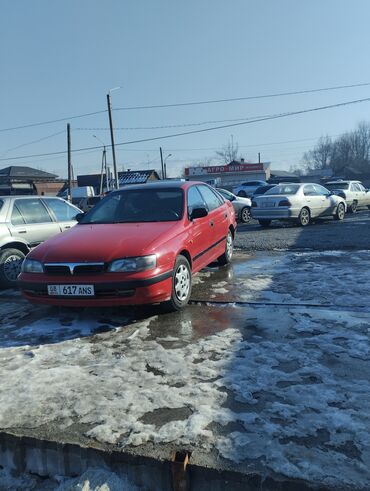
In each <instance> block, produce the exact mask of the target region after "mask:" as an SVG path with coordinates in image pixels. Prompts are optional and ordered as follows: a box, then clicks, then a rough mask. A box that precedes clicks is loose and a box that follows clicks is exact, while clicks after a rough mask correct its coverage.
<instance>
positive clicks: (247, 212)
mask: <svg viewBox="0 0 370 491" xmlns="http://www.w3.org/2000/svg"><path fill="white" fill-rule="evenodd" d="M240 221H241V222H242V223H249V222H250V221H251V209H250V208H249V206H245V207H244V208H242V211H241V212H240Z"/></svg>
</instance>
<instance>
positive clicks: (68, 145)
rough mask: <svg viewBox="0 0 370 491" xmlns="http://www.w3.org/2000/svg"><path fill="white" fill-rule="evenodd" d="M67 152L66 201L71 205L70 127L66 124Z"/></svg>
mask: <svg viewBox="0 0 370 491" xmlns="http://www.w3.org/2000/svg"><path fill="white" fill-rule="evenodd" d="M67 150H68V152H67V153H68V194H67V200H68V201H69V202H70V203H72V161H71V125H70V124H69V123H68V124H67Z"/></svg>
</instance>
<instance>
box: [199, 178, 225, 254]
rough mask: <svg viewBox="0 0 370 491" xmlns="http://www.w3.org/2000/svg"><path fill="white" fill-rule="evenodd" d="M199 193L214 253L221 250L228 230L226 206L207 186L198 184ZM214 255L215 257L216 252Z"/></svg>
mask: <svg viewBox="0 0 370 491" xmlns="http://www.w3.org/2000/svg"><path fill="white" fill-rule="evenodd" d="M199 191H200V193H201V194H202V196H203V199H204V201H205V203H206V205H207V208H208V214H209V215H208V217H209V225H210V228H211V231H210V233H211V234H212V237H213V242H212V248H213V249H215V251H219V250H220V249H221V250H222V249H223V247H224V240H225V238H226V236H227V232H228V228H229V222H228V212H227V208H226V206H227V205H226V204H225V202H224V200H223V199H222V198H221V197H219V196H218V194H217V193H216V192H215V191H213V189H211V188H210V187H209V186H206V185H202V184H200V185H199ZM214 255H217V254H216V252H214ZM217 257H218V256H217Z"/></svg>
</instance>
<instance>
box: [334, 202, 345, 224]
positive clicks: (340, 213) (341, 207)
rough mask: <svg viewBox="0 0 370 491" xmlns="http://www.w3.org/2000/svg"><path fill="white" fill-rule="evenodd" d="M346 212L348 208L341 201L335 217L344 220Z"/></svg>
mask: <svg viewBox="0 0 370 491" xmlns="http://www.w3.org/2000/svg"><path fill="white" fill-rule="evenodd" d="M345 213H346V210H345V208H344V204H343V203H339V205H338V206H337V211H336V213H335V215H334V218H335V219H336V220H343V218H344V215H345Z"/></svg>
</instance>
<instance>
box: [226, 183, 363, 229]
mask: <svg viewBox="0 0 370 491" xmlns="http://www.w3.org/2000/svg"><path fill="white" fill-rule="evenodd" d="M218 191H219V192H220V193H221V194H222V195H223V196H224V197H225V198H226V199H229V200H230V201H231V202H232V203H233V205H234V208H235V211H236V213H237V215H238V218H239V220H240V221H241V222H242V223H248V222H249V221H250V219H251V218H254V219H256V220H258V221H259V223H260V225H261V226H263V227H267V226H269V225H270V224H271V221H272V220H294V221H296V222H298V223H299V224H300V225H302V226H306V225H308V224H309V223H310V222H311V221H312V220H314V219H315V218H319V217H328V216H332V217H334V218H335V219H337V220H343V218H344V216H345V213H346V212H349V213H355V212H356V211H357V209H358V208H361V207H362V208H364V207H367V208H369V209H370V191H369V190H368V189H367V188H365V187H364V186H363V184H362V183H361V182H360V181H344V180H336V181H329V182H327V183H326V185H325V187H324V186H321V185H320V184H317V183H280V184H278V185H277V184H268V183H266V182H265V181H249V182H246V183H243V184H241V185H240V186H238V187H236V188H234V189H233V193H231V192H230V191H227V190H224V189H218Z"/></svg>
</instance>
